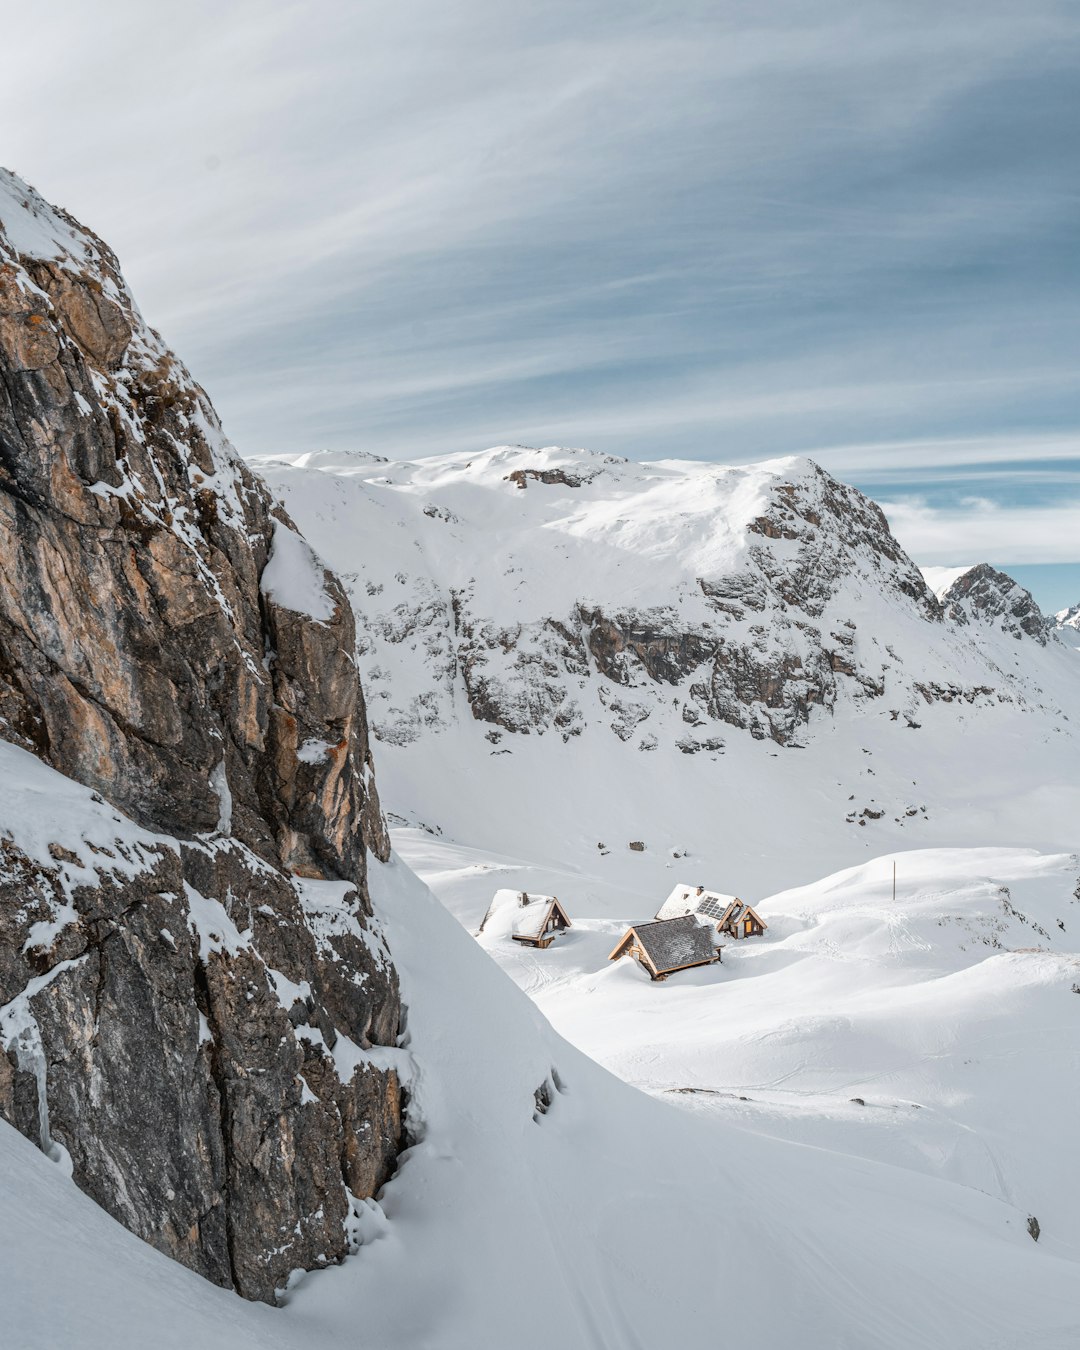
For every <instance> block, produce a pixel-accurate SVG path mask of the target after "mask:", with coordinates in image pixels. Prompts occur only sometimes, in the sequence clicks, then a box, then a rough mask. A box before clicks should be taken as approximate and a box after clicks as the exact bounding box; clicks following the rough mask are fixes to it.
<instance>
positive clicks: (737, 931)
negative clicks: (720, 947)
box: [716, 900, 769, 938]
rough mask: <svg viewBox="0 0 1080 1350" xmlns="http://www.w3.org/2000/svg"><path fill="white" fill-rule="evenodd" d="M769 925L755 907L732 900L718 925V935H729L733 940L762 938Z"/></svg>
mask: <svg viewBox="0 0 1080 1350" xmlns="http://www.w3.org/2000/svg"><path fill="white" fill-rule="evenodd" d="M768 926H769V925H768V924H767V923H766V922H765V920H764V919H763V918H762V917H761V915H760V914H759V913H758V912H757V910H756V909H755V908H754V907H753V905H747V904H744V903H743V901H741V900H732V902H731V904H730V905H728V907H727V909H726V910H724V912H723V914H722V915H721V916H720V922H719V923H718V924H717V925H716V931H717V932H718V933H727V934H728V935H729V936H730V937H733V938H748V937H760V936H761V935H762V933H764V931H765V929H766V928H768Z"/></svg>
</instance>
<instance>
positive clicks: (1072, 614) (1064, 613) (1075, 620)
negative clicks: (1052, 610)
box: [1054, 605, 1080, 642]
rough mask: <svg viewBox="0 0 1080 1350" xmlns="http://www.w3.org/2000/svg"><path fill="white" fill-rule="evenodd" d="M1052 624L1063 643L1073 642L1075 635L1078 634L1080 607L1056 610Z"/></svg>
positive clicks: (1079, 628) (1074, 606) (1079, 630)
mask: <svg viewBox="0 0 1080 1350" xmlns="http://www.w3.org/2000/svg"><path fill="white" fill-rule="evenodd" d="M1054 624H1055V625H1056V627H1057V629H1058V632H1059V633H1060V634H1061V636H1062V637H1063V638H1064V639H1065V641H1067V642H1075V641H1076V636H1075V635H1076V634H1077V633H1078V632H1080V605H1070V606H1069V607H1068V608H1067V609H1061V610H1058V612H1057V613H1056V614H1055V615H1054Z"/></svg>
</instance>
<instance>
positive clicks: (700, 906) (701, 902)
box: [656, 885, 738, 920]
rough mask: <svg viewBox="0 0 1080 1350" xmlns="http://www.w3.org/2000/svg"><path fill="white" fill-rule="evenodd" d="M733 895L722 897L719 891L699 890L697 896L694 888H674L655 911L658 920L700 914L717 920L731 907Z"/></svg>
mask: <svg viewBox="0 0 1080 1350" xmlns="http://www.w3.org/2000/svg"><path fill="white" fill-rule="evenodd" d="M737 899H738V897H737V896H734V895H724V894H723V893H722V892H720V891H709V890H706V889H705V888H704V887H702V888H701V894H700V895H699V894H698V888H697V887H696V886H681V885H680V886H676V887H675V889H674V890H673V891H672V892H671V894H670V895H669V896H668V898H667V899H666V900H665V901H664V903H663V904H662V905H661V906H660V908H659V909H658V910H657V911H656V917H657V918H658V919H674V918H677V917H678V916H679V915H680V914H700V915H702V917H703V918H706V919H716V920H719V919H720V917H721V916H722V915H723V914H724V913H725V912H726V911H727V910H728V909H729V908H730V907H731V904H732V901H734V900H737Z"/></svg>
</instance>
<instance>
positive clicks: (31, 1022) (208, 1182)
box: [0, 173, 401, 1299]
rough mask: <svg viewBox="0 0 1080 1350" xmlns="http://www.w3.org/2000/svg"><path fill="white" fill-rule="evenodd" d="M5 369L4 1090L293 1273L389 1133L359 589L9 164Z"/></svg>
mask: <svg viewBox="0 0 1080 1350" xmlns="http://www.w3.org/2000/svg"><path fill="white" fill-rule="evenodd" d="M0 391H2V392H0V557H2V558H3V567H2V568H0V735H2V737H3V741H4V743H2V744H0V783H2V789H0V798H2V800H0V832H2V838H0V1116H2V1117H3V1118H4V1119H6V1120H7V1121H9V1122H11V1123H12V1124H14V1125H15V1126H16V1127H17V1128H18V1129H19V1130H21V1131H22V1132H23V1133H24V1134H26V1135H27V1136H28V1137H29V1138H31V1139H32V1140H34V1141H35V1142H37V1143H38V1144H39V1145H40V1146H41V1147H42V1148H43V1149H44V1150H46V1151H47V1152H48V1153H49V1154H50V1156H52V1157H54V1158H56V1159H57V1160H59V1161H60V1162H62V1164H63V1166H64V1168H65V1169H66V1170H67V1171H68V1173H69V1174H70V1175H72V1177H73V1178H74V1180H75V1182H76V1183H77V1184H78V1186H79V1187H80V1188H81V1189H82V1190H84V1191H86V1192H87V1193H88V1194H89V1195H91V1196H92V1197H93V1198H94V1199H95V1200H96V1201H97V1202H98V1203H99V1204H100V1205H102V1206H103V1207H104V1208H105V1209H106V1210H107V1211H108V1212H109V1213H110V1214H112V1215H114V1216H115V1218H117V1219H119V1220H120V1221H121V1222H122V1223H123V1224H125V1225H126V1226H127V1227H129V1228H130V1229H131V1230H132V1231H133V1232H135V1233H136V1234H138V1235H139V1236H140V1237H143V1238H145V1239H146V1240H147V1241H148V1242H150V1243H152V1244H153V1245H154V1246H156V1247H157V1248H159V1250H161V1251H164V1252H166V1253H168V1254H169V1255H170V1256H172V1257H175V1258H176V1259H177V1260H179V1261H181V1262H183V1263H184V1264H185V1265H187V1266H190V1267H191V1268H192V1269H193V1270H195V1271H198V1272H199V1273H200V1274H202V1275H205V1276H206V1277H207V1278H208V1279H210V1280H212V1281H214V1282H215V1283H218V1284H222V1285H225V1286H226V1287H228V1288H230V1289H232V1288H235V1289H237V1290H239V1291H240V1292H241V1293H243V1294H244V1295H246V1296H247V1297H249V1298H260V1299H272V1298H273V1297H274V1292H275V1290H276V1289H278V1288H280V1287H282V1286H284V1285H285V1284H286V1282H287V1280H288V1278H289V1275H290V1273H291V1272H292V1271H293V1270H294V1269H295V1268H297V1267H309V1268H310V1267H312V1266H317V1265H323V1264H325V1263H326V1262H328V1261H333V1260H337V1259H340V1258H341V1257H342V1256H343V1255H344V1253H345V1252H346V1250H347V1249H348V1246H349V1242H350V1239H349V1232H348V1223H347V1221H348V1220H349V1216H350V1213H351V1208H352V1206H353V1205H354V1204H355V1203H357V1202H358V1200H357V1199H355V1198H359V1197H365V1196H370V1195H373V1194H374V1192H375V1191H376V1190H377V1189H378V1187H379V1186H380V1185H381V1184H382V1182H383V1181H384V1180H385V1178H386V1176H387V1175H388V1174H389V1172H390V1170H391V1168H392V1166H393V1162H394V1159H395V1156H396V1154H397V1152H398V1149H399V1147H400V1135H401V1120H400V1116H401V1101H400V1084H399V1081H398V1078H397V1075H396V1071H395V1062H394V1056H395V1055H396V1054H397V1051H396V1048H394V1047H396V1040H397V1034H398V1020H399V999H398V986H397V976H396V973H395V971H394V968H393V966H392V964H391V962H390V960H389V957H388V954H387V952H386V950H385V946H384V944H383V943H382V941H381V939H380V938H379V937H378V935H377V933H376V931H375V930H374V928H373V926H372V923H371V919H370V904H369V900H368V894H367V883H366V866H367V863H366V858H367V850H368V849H369V848H370V849H373V850H374V851H375V852H376V853H377V854H378V855H379V856H381V857H383V858H385V857H386V856H387V854H388V845H387V840H386V837H385V833H384V830H383V827H382V823H381V819H380V813H379V807H378V800H377V798H376V796H375V794H374V784H373V781H372V779H371V764H370V757H369V754H368V744H367V726H366V718H365V712H364V705H363V700H362V697H361V694H360V690H359V684H358V681H357V673H356V667H355V664H354V660H353V657H352V648H353V645H354V627H353V617H352V613H351V610H350V608H349V605H348V603H347V601H346V599H345V597H344V594H343V592H342V590H341V588H340V586H339V584H338V582H337V581H336V580H335V579H334V578H333V577H332V576H330V575H329V574H328V573H326V572H325V571H324V569H323V567H322V565H321V564H319V563H317V562H316V560H315V559H314V555H313V554H312V553H311V550H310V549H309V548H308V546H307V545H306V544H305V543H304V541H303V540H302V539H301V538H300V536H299V535H298V534H297V533H296V531H295V527H294V526H293V524H292V522H291V521H290V520H289V518H288V516H287V515H286V514H285V513H284V512H283V511H282V510H281V509H280V508H277V507H275V506H274V504H273V502H272V501H271V499H270V497H269V495H268V494H267V492H266V490H265V488H264V487H263V486H262V484H261V483H259V482H258V480H257V479H256V478H255V477H254V476H253V474H252V473H251V472H250V471H249V470H248V469H247V468H246V467H245V466H244V464H243V463H242V462H241V461H240V460H238V459H237V458H236V456H235V455H234V453H233V452H232V450H231V449H230V447H229V445H228V444H227V442H226V441H225V439H224V437H223V436H222V434H221V430H220V427H219V425H218V422H217V418H216V416H215V415H214V411H213V408H212V407H211V406H210V403H209V401H208V400H207V398H206V396H205V394H204V393H203V392H202V390H201V389H199V387H198V386H197V385H196V384H195V383H194V382H193V381H192V379H191V377H190V376H189V375H188V373H187V371H186V370H185V369H184V367H183V366H182V365H180V363H179V362H178V361H177V360H176V359H175V357H173V356H172V354H171V353H170V352H169V351H168V350H167V349H166V348H165V347H164V345H163V344H162V342H161V340H160V338H159V337H158V336H157V334H155V333H154V332H153V331H152V330H150V329H149V328H147V326H146V325H145V323H144V322H143V320H142V318H141V316H140V315H139V312H138V310H137V309H136V307H135V304H134V302H133V300H132V298H131V296H130V294H129V292H128V290H127V288H126V286H125V284H124V282H123V279H122V277H121V276H120V273H119V271H118V268H117V264H116V259H115V258H114V257H113V255H112V254H111V253H110V252H109V250H108V249H107V248H106V247H105V245H104V244H102V243H101V242H100V240H98V239H97V238H96V237H95V236H93V235H92V234H90V233H89V232H88V231H86V230H84V229H83V228H82V227H81V226H79V225H78V224H77V223H76V222H75V221H74V220H72V219H71V218H70V217H68V216H67V215H65V214H64V213H62V212H59V211H56V210H54V209H53V208H52V207H50V206H49V205H48V204H47V203H45V202H44V201H43V200H42V199H41V198H40V197H39V196H37V194H35V193H34V192H33V191H32V189H30V188H29V187H27V186H26V185H25V184H23V183H21V182H20V181H19V180H18V179H16V178H14V177H13V176H11V175H10V174H6V173H5V174H3V175H0ZM73 780H74V781H73ZM379 1044H382V1045H383V1046H387V1047H391V1048H390V1049H387V1050H385V1051H384V1052H383V1053H382V1056H381V1057H380V1056H379V1054H378V1053H377V1052H376V1051H373V1050H371V1047H372V1046H373V1045H379ZM275 1047H277V1049H275Z"/></svg>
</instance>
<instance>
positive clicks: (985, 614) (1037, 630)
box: [937, 563, 1053, 646]
mask: <svg viewBox="0 0 1080 1350" xmlns="http://www.w3.org/2000/svg"><path fill="white" fill-rule="evenodd" d="M941 580H942V581H943V584H939V589H938V592H937V594H938V599H939V600H940V601H941V605H942V608H943V610H944V612H945V616H946V618H948V619H951V620H952V621H953V622H954V623H959V624H966V623H976V624H982V625H984V626H986V627H990V628H994V629H997V630H998V631H999V632H1002V633H1005V634H1006V635H1008V636H1009V637H1012V638H1015V639H1016V640H1017V641H1020V640H1022V639H1023V638H1025V637H1027V638H1031V639H1033V640H1034V641H1035V642H1037V643H1039V645H1040V646H1045V645H1046V642H1047V639H1048V637H1049V634H1050V630H1051V628H1052V627H1053V625H1052V623H1051V621H1050V620H1049V619H1047V618H1046V617H1045V616H1044V614H1043V612H1042V610H1040V608H1039V606H1038V604H1037V603H1036V601H1035V597H1034V596H1033V595H1032V594H1031V592H1030V591H1029V590H1027V589H1026V588H1025V587H1023V586H1021V585H1020V583H1019V582H1018V581H1014V580H1013V578H1012V577H1010V576H1009V575H1008V573H1007V572H1001V571H999V570H998V569H997V568H996V567H992V566H991V565H990V564H989V563H976V564H975V566H974V567H967V568H964V569H962V570H961V571H959V572H958V573H957V574H956V575H955V576H953V577H952V578H951V579H950V580H947V581H944V580H943V579H941Z"/></svg>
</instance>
